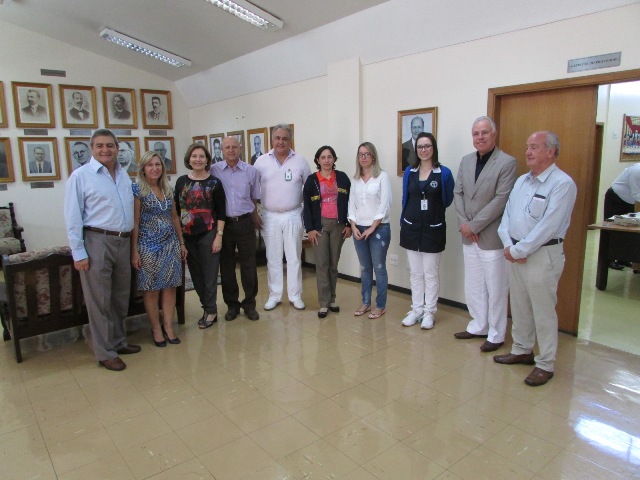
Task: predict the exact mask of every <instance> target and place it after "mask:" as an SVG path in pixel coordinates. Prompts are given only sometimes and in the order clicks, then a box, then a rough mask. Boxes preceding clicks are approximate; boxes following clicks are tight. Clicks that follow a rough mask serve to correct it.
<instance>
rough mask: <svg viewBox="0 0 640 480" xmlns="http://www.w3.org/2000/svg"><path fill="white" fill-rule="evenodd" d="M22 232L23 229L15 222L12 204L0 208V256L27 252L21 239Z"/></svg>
mask: <svg viewBox="0 0 640 480" xmlns="http://www.w3.org/2000/svg"><path fill="white" fill-rule="evenodd" d="M23 231H24V228H22V227H21V226H20V225H18V223H17V222H16V214H15V210H14V209H13V203H9V206H8V207H0V255H12V254H14V253H20V252H26V251H27V248H26V247H25V244H24V240H23V239H22V232H23Z"/></svg>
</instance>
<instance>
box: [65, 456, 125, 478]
mask: <svg viewBox="0 0 640 480" xmlns="http://www.w3.org/2000/svg"><path fill="white" fill-rule="evenodd" d="M90 478H104V479H107V478H108V479H114V480H115V479H118V480H135V478H136V477H134V476H133V472H132V471H131V470H130V469H129V467H128V465H127V462H125V461H124V458H122V455H121V454H119V453H116V454H113V455H109V456H108V457H104V458H101V459H100V460H96V461H95V462H92V463H89V464H87V465H84V466H82V467H78V468H76V469H75V470H72V471H70V472H67V473H63V474H62V475H60V476H58V479H59V480H87V479H90Z"/></svg>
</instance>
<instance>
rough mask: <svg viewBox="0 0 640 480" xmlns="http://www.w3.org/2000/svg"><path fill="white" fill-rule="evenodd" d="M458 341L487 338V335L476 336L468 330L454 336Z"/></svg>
mask: <svg viewBox="0 0 640 480" xmlns="http://www.w3.org/2000/svg"><path fill="white" fill-rule="evenodd" d="M453 336H454V337H456V338H457V339H458V340H470V339H472V338H487V335H476V334H475V333H469V332H467V331H466V330H465V331H464V332H458V333H454V334H453Z"/></svg>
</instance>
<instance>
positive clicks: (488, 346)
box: [480, 340, 504, 352]
mask: <svg viewBox="0 0 640 480" xmlns="http://www.w3.org/2000/svg"><path fill="white" fill-rule="evenodd" d="M502 345H504V342H500V343H493V342H490V341H489V340H487V341H486V342H484V343H483V344H482V345H480V351H482V352H495V351H496V350H497V349H499V348H500V347H501V346H502Z"/></svg>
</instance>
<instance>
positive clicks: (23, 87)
mask: <svg viewBox="0 0 640 480" xmlns="http://www.w3.org/2000/svg"><path fill="white" fill-rule="evenodd" d="M11 86H12V88H13V109H14V111H15V114H16V126H17V127H19V128H38V127H40V128H54V127H55V126H56V123H55V117H54V114H53V93H52V92H53V91H52V89H51V85H50V84H48V83H27V82H11Z"/></svg>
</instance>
